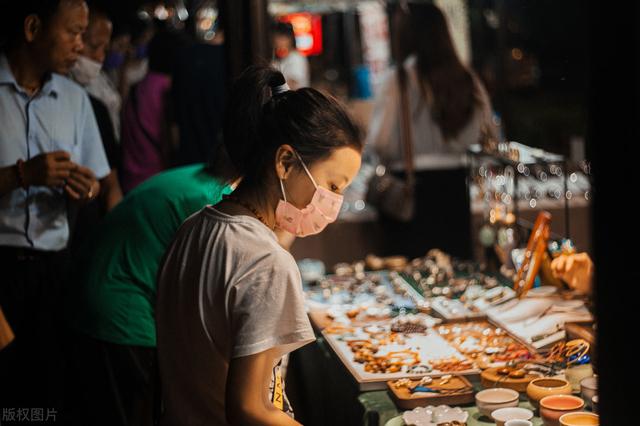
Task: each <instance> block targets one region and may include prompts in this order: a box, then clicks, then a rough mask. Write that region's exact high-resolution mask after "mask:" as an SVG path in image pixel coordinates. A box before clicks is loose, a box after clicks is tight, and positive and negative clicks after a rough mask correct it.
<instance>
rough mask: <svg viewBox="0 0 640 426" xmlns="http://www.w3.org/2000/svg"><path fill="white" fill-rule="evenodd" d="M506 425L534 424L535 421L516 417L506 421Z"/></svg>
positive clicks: (522, 425)
mask: <svg viewBox="0 0 640 426" xmlns="http://www.w3.org/2000/svg"><path fill="white" fill-rule="evenodd" d="M504 426H533V423H531V421H529V420H520V419H514V420H509V421H508V422H506V423H505V424H504Z"/></svg>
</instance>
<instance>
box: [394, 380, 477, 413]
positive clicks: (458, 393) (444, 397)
mask: <svg viewBox="0 0 640 426" xmlns="http://www.w3.org/2000/svg"><path fill="white" fill-rule="evenodd" d="M440 381H441V379H440V377H433V382H432V383H431V384H429V385H428V387H429V388H431V389H434V390H438V391H444V393H432V392H428V393H425V392H416V393H411V391H410V390H409V388H408V387H406V386H405V387H397V386H396V385H395V383H396V380H390V381H388V382H387V389H388V391H389V394H390V395H391V398H392V399H393V401H394V402H395V404H396V405H397V406H398V407H399V408H401V409H404V410H412V409H414V408H416V407H425V406H428V405H434V406H436V405H449V406H455V405H464V404H470V403H473V401H474V396H473V386H472V385H471V382H469V380H467V378H465V377H463V376H457V375H454V376H452V377H451V379H450V380H449V381H448V382H447V383H446V384H442V385H441V384H439V383H440ZM412 382H413V383H414V384H417V383H418V382H419V379H417V380H412Z"/></svg>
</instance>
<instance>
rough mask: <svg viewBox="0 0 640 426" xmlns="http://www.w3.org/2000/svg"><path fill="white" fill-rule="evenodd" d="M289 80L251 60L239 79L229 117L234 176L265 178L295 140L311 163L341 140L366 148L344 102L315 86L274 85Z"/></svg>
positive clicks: (227, 144)
mask: <svg viewBox="0 0 640 426" xmlns="http://www.w3.org/2000/svg"><path fill="white" fill-rule="evenodd" d="M285 83H286V80H285V78H284V76H283V75H282V73H281V72H280V71H278V70H276V69H274V68H272V67H269V66H251V67H249V68H247V69H246V70H245V71H244V72H243V73H242V74H241V75H240V76H239V77H238V79H237V80H236V81H235V82H234V83H233V86H232V88H231V93H230V95H229V97H228V102H227V108H226V111H225V114H226V116H225V122H224V147H225V149H226V155H228V157H229V160H230V162H231V164H232V165H233V168H234V169H235V170H234V173H232V174H231V176H227V177H228V178H230V179H233V178H235V177H240V176H242V177H243V178H244V179H245V180H249V179H253V178H263V177H264V173H265V171H266V166H267V165H268V164H273V163H272V159H273V155H274V153H275V151H276V150H277V149H278V147H280V146H281V145H283V144H289V145H291V146H292V147H293V148H294V149H296V151H297V152H298V153H299V154H300V156H301V157H302V158H303V160H304V161H305V162H307V164H312V163H313V162H314V161H317V160H319V159H321V158H324V157H328V156H329V155H330V154H331V152H332V151H333V150H334V149H336V148H339V147H341V146H352V147H354V148H356V149H358V150H361V149H362V138H361V135H360V131H359V129H358V127H357V126H356V125H355V124H354V123H353V121H352V120H351V118H350V117H349V115H348V114H347V112H346V111H345V110H344V108H343V107H342V105H341V104H340V103H339V102H338V101H337V100H335V99H334V98H332V97H329V96H326V95H324V94H322V93H320V92H318V91H317V90H315V89H311V88H303V89H299V90H288V91H286V92H284V93H280V94H278V95H277V96H273V95H272V89H273V88H276V87H278V86H281V85H283V84H285Z"/></svg>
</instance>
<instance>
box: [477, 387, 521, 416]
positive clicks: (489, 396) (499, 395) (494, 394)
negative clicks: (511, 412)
mask: <svg viewBox="0 0 640 426" xmlns="http://www.w3.org/2000/svg"><path fill="white" fill-rule="evenodd" d="M519 398H520V394H519V393H518V392H516V391H514V390H513V389H507V388H492V389H485V390H483V391H480V392H478V393H477V394H476V406H477V407H478V411H480V414H482V415H483V416H486V417H488V418H492V417H491V413H492V412H494V411H496V410H497V409H499V408H508V407H517V406H518V399H519Z"/></svg>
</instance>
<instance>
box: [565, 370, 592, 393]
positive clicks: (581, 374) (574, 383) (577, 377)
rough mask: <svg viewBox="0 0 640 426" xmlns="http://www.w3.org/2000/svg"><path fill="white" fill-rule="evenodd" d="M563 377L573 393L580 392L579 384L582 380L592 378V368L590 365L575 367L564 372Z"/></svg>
mask: <svg viewBox="0 0 640 426" xmlns="http://www.w3.org/2000/svg"><path fill="white" fill-rule="evenodd" d="M564 376H565V378H566V379H567V381H569V383H571V388H572V390H573V391H574V392H580V382H581V381H582V379H586V378H587V377H592V376H593V368H592V367H591V364H582V365H576V366H575V367H569V368H567V369H566V370H564Z"/></svg>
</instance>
